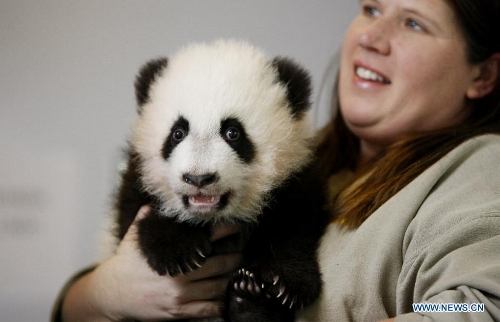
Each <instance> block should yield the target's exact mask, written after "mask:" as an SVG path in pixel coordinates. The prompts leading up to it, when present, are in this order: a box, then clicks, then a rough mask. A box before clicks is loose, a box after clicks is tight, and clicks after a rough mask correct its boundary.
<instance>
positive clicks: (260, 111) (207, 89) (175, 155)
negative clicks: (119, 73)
mask: <svg viewBox="0 0 500 322" xmlns="http://www.w3.org/2000/svg"><path fill="white" fill-rule="evenodd" d="M144 75H146V76H144ZM144 79H147V80H148V81H149V83H150V84H149V85H148V86H145V85H144ZM136 88H140V89H147V92H144V91H139V93H138V95H137V96H138V102H139V105H140V106H139V108H140V110H139V115H138V117H137V120H136V123H135V127H134V130H133V136H132V139H131V146H132V149H133V150H134V151H135V152H136V153H137V155H138V156H139V163H140V176H141V180H142V183H143V186H144V187H145V189H146V190H147V191H148V192H149V193H151V194H153V195H155V196H156V197H157V198H158V199H159V200H160V201H161V203H162V207H163V212H164V213H165V214H166V215H169V216H176V217H177V218H178V219H179V220H181V221H191V222H204V221H214V220H236V219H237V220H244V221H253V220H256V219H257V215H258V214H259V213H260V210H261V207H262V206H263V205H264V204H265V202H266V201H267V200H266V199H267V198H266V197H267V194H268V193H269V192H270V191H271V190H272V189H273V188H275V187H276V186H277V185H279V184H281V183H282V182H283V181H284V180H285V179H286V178H287V177H288V176H289V175H290V174H291V173H293V172H294V171H296V170H298V169H300V167H302V166H303V165H304V164H305V163H307V161H308V160H309V158H310V153H311V151H310V148H309V146H308V144H309V138H310V127H309V123H308V120H307V118H306V117H304V116H303V115H299V116H297V113H295V112H297V111H295V110H294V109H293V108H292V107H291V106H290V99H289V96H287V94H288V93H287V90H288V89H287V87H286V84H283V83H282V82H280V81H279V75H278V72H277V70H276V67H274V66H273V64H272V63H271V61H270V60H269V59H268V58H267V57H265V56H264V55H263V54H262V53H261V52H260V51H258V50H256V49H255V48H253V47H251V46H249V45H247V44H245V43H241V42H217V43H215V44H212V45H194V46H191V47H188V48H186V49H184V50H182V51H181V52H179V53H178V54H177V55H175V56H174V57H172V59H171V60H169V61H168V64H167V63H166V62H163V61H162V64H161V66H160V67H159V68H158V69H157V70H153V71H151V69H150V70H149V71H148V73H147V74H145V73H144V71H143V72H142V73H141V76H140V77H139V78H138V83H136ZM141 102H142V105H141Z"/></svg>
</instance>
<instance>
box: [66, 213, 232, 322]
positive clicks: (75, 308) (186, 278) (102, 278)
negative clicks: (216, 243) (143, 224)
mask: <svg viewBox="0 0 500 322" xmlns="http://www.w3.org/2000/svg"><path fill="white" fill-rule="evenodd" d="M147 212H148V208H147V207H143V208H141V210H140V211H139V213H138V215H137V218H136V220H135V222H134V224H133V225H132V226H131V227H130V229H129V231H128V232H127V234H126V235H125V237H124V239H123V240H122V241H121V243H120V245H119V247H118V249H117V252H116V254H115V255H114V256H112V257H111V258H110V259H108V260H107V261H105V262H103V263H102V264H100V265H99V266H97V267H96V269H95V270H93V271H91V272H89V273H87V274H85V275H84V276H82V277H81V278H79V279H78V280H77V281H76V282H75V283H74V284H72V285H71V286H70V288H69V290H68V291H67V293H66V296H65V298H64V300H63V304H62V321H89V320H93V321H117V320H121V319H125V318H127V319H131V318H132V319H139V320H151V319H163V320H168V319H181V318H188V317H211V316H217V315H218V314H219V302H218V301H217V299H218V298H219V297H220V295H221V294H223V293H224V291H225V289H226V284H227V281H228V278H227V277H225V274H226V273H228V272H231V271H232V270H235V269H236V268H237V267H238V264H239V258H240V256H239V254H229V255H219V256H214V257H211V258H208V259H207V261H206V262H205V263H204V265H203V266H202V267H201V268H199V269H197V270H195V271H193V272H190V273H188V274H185V275H180V276H176V277H170V276H159V275H158V274H157V273H156V272H154V271H152V270H151V269H150V267H149V266H148V264H147V262H146V261H145V259H144V258H143V257H142V254H141V253H140V251H139V249H138V247H137V241H136V240H137V238H136V237H137V232H136V229H137V227H136V224H137V221H138V220H139V219H141V218H144V216H146V215H147ZM234 232H235V228H234V227H230V226H225V227H218V229H216V230H215V231H214V234H213V237H212V239H213V240H216V239H218V238H222V237H224V236H227V235H229V234H231V233H234Z"/></svg>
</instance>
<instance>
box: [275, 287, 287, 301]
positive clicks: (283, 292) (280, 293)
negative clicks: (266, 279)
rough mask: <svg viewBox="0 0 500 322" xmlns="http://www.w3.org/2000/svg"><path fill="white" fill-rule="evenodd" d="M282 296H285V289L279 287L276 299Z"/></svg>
mask: <svg viewBox="0 0 500 322" xmlns="http://www.w3.org/2000/svg"><path fill="white" fill-rule="evenodd" d="M283 294H285V287H284V286H282V287H280V292H279V293H278V295H277V296H276V298H280V297H281V296H282V295H283Z"/></svg>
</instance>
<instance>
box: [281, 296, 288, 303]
mask: <svg viewBox="0 0 500 322" xmlns="http://www.w3.org/2000/svg"><path fill="white" fill-rule="evenodd" d="M286 301H288V294H287V295H286V296H285V298H284V299H283V303H282V304H283V305H285V303H286Z"/></svg>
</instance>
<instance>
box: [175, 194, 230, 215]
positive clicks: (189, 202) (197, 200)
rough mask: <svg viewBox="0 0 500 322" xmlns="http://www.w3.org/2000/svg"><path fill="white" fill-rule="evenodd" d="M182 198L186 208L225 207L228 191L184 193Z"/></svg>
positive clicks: (208, 208)
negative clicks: (218, 193)
mask: <svg viewBox="0 0 500 322" xmlns="http://www.w3.org/2000/svg"><path fill="white" fill-rule="evenodd" d="M182 199H183V202H184V206H185V207H186V208H191V209H194V210H201V211H204V210H205V211H210V210H213V209H222V208H223V207H225V206H226V205H227V202H228V199H229V192H228V193H225V194H222V195H206V194H202V193H198V194H196V195H190V196H188V195H184V196H183V198H182Z"/></svg>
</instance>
